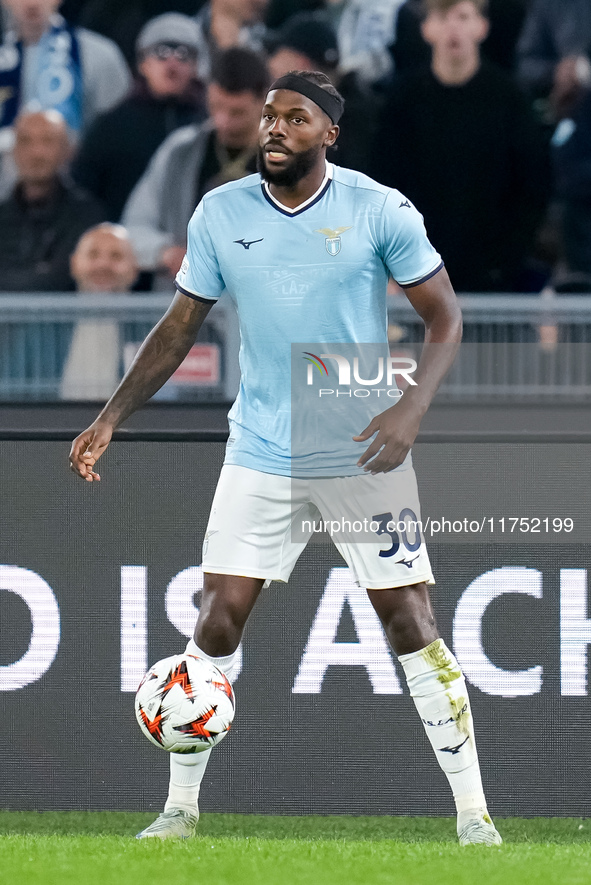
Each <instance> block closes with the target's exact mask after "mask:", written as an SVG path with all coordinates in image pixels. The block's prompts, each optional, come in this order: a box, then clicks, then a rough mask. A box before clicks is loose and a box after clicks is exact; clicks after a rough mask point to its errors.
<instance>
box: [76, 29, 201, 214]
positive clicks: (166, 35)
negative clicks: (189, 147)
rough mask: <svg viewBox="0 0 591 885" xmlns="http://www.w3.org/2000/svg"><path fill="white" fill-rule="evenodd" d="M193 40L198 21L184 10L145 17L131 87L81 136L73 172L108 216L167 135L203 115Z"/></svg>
mask: <svg viewBox="0 0 591 885" xmlns="http://www.w3.org/2000/svg"><path fill="white" fill-rule="evenodd" d="M197 42H198V34H197V25H196V24H195V22H194V20H193V19H191V18H188V16H186V15H181V14H180V13H176V12H169V13H165V14H164V15H160V16H157V17H156V18H154V19H152V21H150V22H148V24H147V25H145V27H144V28H143V29H142V31H141V32H140V35H139V37H138V40H137V70H138V75H139V76H138V78H137V80H136V85H135V89H134V90H133V92H132V93H131V95H129V97H128V98H126V99H124V100H123V101H122V102H121V104H120V105H118V106H117V107H116V108H113V110H111V111H108V112H107V113H106V114H103V115H102V116H100V117H98V118H97V119H96V120H95V122H94V123H93V124H92V126H91V127H90V129H89V130H88V132H87V133H86V135H85V137H84V139H83V141H82V144H81V146H80V149H79V151H78V155H77V157H76V159H75V161H74V164H73V166H72V177H73V178H74V180H75V181H76V182H78V184H80V185H81V186H82V187H84V188H86V189H87V190H88V191H90V192H91V193H93V194H94V195H95V196H96V197H97V198H98V199H99V200H101V202H102V203H103V205H104V206H105V209H106V211H107V215H108V217H109V219H110V220H111V221H118V220H119V218H120V216H121V212H122V211H123V207H124V205H125V202H126V200H127V198H128V196H129V194H130V193H131V191H132V190H133V188H134V187H135V185H136V184H137V182H138V181H139V179H140V178H141V177H142V175H143V173H144V172H145V169H146V166H147V165H148V163H149V161H150V158H151V157H152V154H153V153H154V151H155V150H156V149H157V148H158V147H159V145H160V144H161V143H162V142H163V141H164V139H165V138H166V136H167V135H170V133H171V132H172V131H173V130H174V129H178V128H179V127H180V126H187V125H189V124H190V123H194V122H202V121H203V120H204V118H205V116H206V112H205V98H204V94H203V90H202V88H201V87H200V84H199V83H198V82H197V79H196V77H197Z"/></svg>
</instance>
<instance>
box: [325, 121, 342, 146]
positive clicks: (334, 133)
mask: <svg viewBox="0 0 591 885" xmlns="http://www.w3.org/2000/svg"><path fill="white" fill-rule="evenodd" d="M340 131H341V130H340V127H339V126H337V125H335V126H331V127H330V129H329V130H328V131H327V133H326V135H325V137H324V147H332V146H333V144H334V143H335V141H336V140H337V138H338V137H339V132H340Z"/></svg>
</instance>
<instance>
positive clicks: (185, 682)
mask: <svg viewBox="0 0 591 885" xmlns="http://www.w3.org/2000/svg"><path fill="white" fill-rule="evenodd" d="M234 709H235V701H234V692H233V691H232V686H231V685H230V683H229V682H228V680H227V678H226V676H225V675H224V674H223V673H222V671H221V670H218V668H217V667H216V666H215V665H214V664H212V663H211V662H210V661H207V660H205V659H204V658H198V657H196V656H195V655H189V654H183V655H174V656H173V657H170V658H164V659H163V660H162V661H158V663H156V664H154V666H153V667H150V669H149V670H148V672H147V673H146V675H145V676H144V678H143V679H142V681H141V682H140V685H139V688H138V690H137V694H136V696H135V717H136V719H137V721H138V724H139V727H140V728H141V730H142V732H143V733H144V734H145V735H146V737H147V738H148V740H150V741H151V742H152V743H153V744H155V745H156V746H157V747H161V748H162V749H164V750H168V752H169V753H199V752H201V751H202V750H207V749H209V747H215V745H216V744H219V742H220V741H221V739H222V738H223V737H224V736H225V735H226V734H227V733H228V731H229V730H230V726H231V724H232V720H233V719H234Z"/></svg>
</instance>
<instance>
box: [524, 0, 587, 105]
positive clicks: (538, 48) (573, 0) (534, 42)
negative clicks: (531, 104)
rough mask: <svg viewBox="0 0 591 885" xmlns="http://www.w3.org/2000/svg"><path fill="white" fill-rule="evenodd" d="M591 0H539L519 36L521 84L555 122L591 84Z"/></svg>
mask: <svg viewBox="0 0 591 885" xmlns="http://www.w3.org/2000/svg"><path fill="white" fill-rule="evenodd" d="M590 52H591V3H589V0H559V2H556V0H533V2H532V4H531V6H530V9H529V12H528V14H527V17H526V20H525V24H524V27H523V32H522V34H521V38H520V40H519V46H518V53H519V68H518V74H519V78H520V81H521V83H522V84H523V86H524V87H525V88H526V89H527V90H528V92H529V93H530V95H531V97H532V98H533V99H537V100H538V101H540V100H541V101H542V102H546V103H547V105H548V108H547V111H548V112H549V115H550V116H551V118H552V119H553V120H560V119H562V118H563V117H566V116H568V115H569V113H570V111H571V110H572V108H574V107H575V105H576V103H577V100H578V99H579V98H580V97H581V96H582V93H583V90H584V89H586V88H588V87H589V86H590V85H591V65H590V63H589V53H590Z"/></svg>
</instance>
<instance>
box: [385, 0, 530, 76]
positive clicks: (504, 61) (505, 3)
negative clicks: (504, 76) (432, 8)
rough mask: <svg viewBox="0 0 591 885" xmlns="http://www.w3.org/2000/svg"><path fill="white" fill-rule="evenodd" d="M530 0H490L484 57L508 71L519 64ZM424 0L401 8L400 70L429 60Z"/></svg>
mask: <svg viewBox="0 0 591 885" xmlns="http://www.w3.org/2000/svg"><path fill="white" fill-rule="evenodd" d="M527 3H528V0H488V14H487V18H488V21H489V30H488V34H487V35H486V37H485V39H484V40H483V41H482V45H481V52H482V58H483V59H486V61H491V62H493V64H496V65H499V67H502V68H505V70H507V71H511V72H513V71H514V70H515V68H516V66H517V41H518V40H519V35H520V33H521V29H522V27H523V21H524V19H525V12H526V8H527ZM423 6H424V4H423V0H406V2H405V3H403V4H402V6H401V7H400V9H399V11H398V21H397V23H396V40H395V43H394V45H393V46H392V54H393V56H394V64H395V68H396V73H399V74H401V73H403V72H406V71H412V70H416V69H417V68H419V67H421V66H424V65H426V64H429V61H430V59H431V47H430V46H429V44H428V43H427V41H426V40H424V39H423V35H422V34H421V21H422V18H423Z"/></svg>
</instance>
